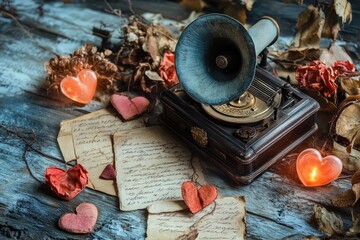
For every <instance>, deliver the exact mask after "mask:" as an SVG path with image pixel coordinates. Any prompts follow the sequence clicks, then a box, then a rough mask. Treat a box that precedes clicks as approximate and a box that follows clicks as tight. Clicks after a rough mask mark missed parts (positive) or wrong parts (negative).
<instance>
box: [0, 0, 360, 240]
mask: <svg viewBox="0 0 360 240" xmlns="http://www.w3.org/2000/svg"><path fill="white" fill-rule="evenodd" d="M3 2H5V1H3ZM64 2H65V1H64ZM66 2H67V1H66ZM69 2H70V3H68V4H64V3H63V2H62V1H44V2H42V1H37V0H27V1H15V2H13V3H12V6H14V7H15V8H16V10H17V14H18V15H17V18H16V19H15V18H12V17H11V16H10V15H4V14H0V124H1V127H0V162H1V166H0V238H1V239H4V238H9V239H84V238H89V239H143V238H145V237H146V234H145V233H146V219H147V213H146V211H145V210H144V211H142V210H141V211H131V212H122V211H120V210H119V209H118V199H117V198H116V197H112V196H108V195H105V194H102V193H99V192H96V191H93V190H91V189H86V190H85V191H84V192H82V193H81V194H80V195H79V196H78V197H76V198H75V199H74V200H72V201H61V200H59V199H58V198H56V197H54V196H53V195H52V194H51V192H50V191H49V189H48V187H47V186H46V185H45V184H44V179H43V175H44V172H45V169H46V168H47V167H49V166H59V167H64V162H63V160H62V156H61V153H60V151H59V148H58V145H57V141H56V138H57V134H58V131H59V126H60V125H59V124H60V122H61V121H62V120H65V119H71V118H74V117H75V116H80V115H83V114H85V113H87V112H90V111H94V110H95V109H97V108H99V105H97V104H90V105H88V106H85V107H78V106H70V105H65V104H64V103H62V102H61V101H58V100H56V98H55V97H54V96H51V95H47V91H46V84H45V77H46V73H45V71H44V62H45V61H46V60H48V59H49V58H51V57H52V56H54V54H68V53H71V52H73V51H74V50H75V49H77V48H79V47H80V46H82V45H83V44H84V43H85V42H90V43H93V44H95V45H98V46H100V44H101V38H99V37H97V36H95V35H93V34H92V28H93V27H94V26H95V27H97V26H101V25H103V24H105V25H106V27H107V28H108V29H112V30H114V33H115V34H113V39H112V40H113V41H115V42H116V41H119V38H117V37H118V36H117V35H116V32H120V31H119V29H120V26H121V25H122V23H123V19H122V18H121V17H118V16H115V15H114V14H111V13H109V12H108V11H106V10H105V9H106V8H108V6H107V4H106V2H105V1H104V2H103V1H95V0H88V1H69ZM108 2H109V3H110V4H111V6H112V7H113V8H117V9H121V10H122V11H123V12H125V13H126V12H129V11H128V9H129V5H128V1H126V0H123V1H108ZM284 2H285V1H280V0H262V1H257V2H256V3H255V5H254V8H253V9H252V11H251V12H250V13H249V21H250V22H251V21H255V19H257V18H258V17H259V16H262V15H269V16H273V17H275V18H276V19H277V20H278V21H279V24H280V27H281V28H282V36H283V37H287V36H291V35H293V34H294V31H295V29H294V25H295V22H296V18H297V15H298V14H299V13H300V12H301V11H303V10H304V9H305V8H306V5H302V6H298V5H296V4H289V3H284ZM294 2H295V1H294ZM353 2H354V3H353V8H354V9H353V14H354V16H353V22H352V24H351V25H350V26H348V27H347V28H346V29H345V30H344V31H343V34H342V38H343V40H344V41H351V42H353V47H354V48H355V49H356V48H357V52H359V50H360V49H359V46H360V45H358V44H360V37H359V36H360V24H359V21H360V20H359V19H360V12H359V10H360V9H359V4H358V3H355V1H353ZM132 8H133V9H134V10H135V11H136V12H137V13H138V14H141V13H142V12H146V11H150V12H159V13H162V14H163V15H164V16H165V17H172V18H173V17H174V16H176V18H178V19H184V18H186V17H187V15H188V14H189V13H188V12H187V10H185V9H184V8H182V7H180V6H179V4H178V3H177V2H175V1H164V0H157V1H151V2H150V1H145V0H142V1H141V0H136V1H135V0H133V1H132ZM355 58H357V59H355V60H357V61H358V60H359V58H358V56H355ZM34 137H36V141H35V142H34V143H33V142H32V141H33V140H34ZM32 143H33V144H32ZM30 144H32V145H31V147H30ZM25 155H26V156H25ZM24 157H26V159H27V161H28V164H29V169H28V168H27V166H26V164H25V161H24ZM204 167H205V168H206V179H207V181H208V182H209V183H210V184H214V185H216V186H217V187H218V189H219V191H220V193H221V194H222V195H223V196H239V195H244V196H245V197H246V208H247V217H246V222H247V237H248V239H288V238H291V239H300V238H301V237H303V236H306V235H316V236H322V235H321V233H320V232H318V231H317V230H316V228H315V227H313V226H312V225H311V224H310V223H309V222H310V218H311V215H312V207H313V205H314V204H321V205H323V206H327V207H329V209H330V210H333V211H335V212H336V213H337V214H339V215H341V216H342V218H343V219H344V223H345V228H347V229H348V228H349V227H350V225H351V214H350V211H349V210H348V209H338V208H334V207H331V202H330V199H331V197H332V196H333V195H335V194H337V193H340V192H342V191H344V190H346V189H349V188H350V186H351V184H350V179H349V178H344V179H340V180H337V181H335V182H333V183H331V184H329V185H327V186H324V187H317V188H306V187H303V186H302V185H301V184H300V182H299V180H298V179H297V176H296V174H295V169H294V167H295V165H293V164H292V165H291V164H288V163H287V161H282V162H281V163H280V164H278V165H276V166H274V167H272V168H271V169H270V170H269V171H267V172H265V173H264V174H263V175H262V176H261V177H259V178H257V179H256V180H255V181H254V182H253V183H251V184H250V185H247V186H235V185H233V184H232V183H231V182H230V181H229V180H228V179H227V178H226V177H225V176H223V174H222V173H221V172H218V171H217V170H216V169H215V168H213V167H212V166H211V165H208V164H204ZM30 172H31V173H32V174H33V176H31V174H30ZM36 179H38V180H36ZM84 201H89V202H92V203H94V204H96V206H97V207H98V209H99V212H100V215H99V219H98V222H97V224H96V228H95V232H94V233H92V234H89V235H74V234H69V233H66V232H63V231H61V230H60V229H59V227H58V225H57V221H58V219H59V217H60V216H61V215H62V214H63V213H65V212H72V211H74V209H75V207H76V206H77V205H78V204H79V203H81V202H84Z"/></svg>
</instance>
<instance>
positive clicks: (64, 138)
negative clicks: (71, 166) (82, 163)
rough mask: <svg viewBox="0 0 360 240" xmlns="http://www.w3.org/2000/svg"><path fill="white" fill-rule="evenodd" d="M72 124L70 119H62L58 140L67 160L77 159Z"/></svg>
mask: <svg viewBox="0 0 360 240" xmlns="http://www.w3.org/2000/svg"><path fill="white" fill-rule="evenodd" d="M71 124H72V122H71V121H69V120H66V121H62V122H61V123H60V131H59V134H58V137H57V142H58V144H59V147H60V151H61V153H62V155H63V158H64V161H65V162H70V161H72V160H74V159H76V155H75V148H74V141H73V137H72V131H71V128H72V127H71Z"/></svg>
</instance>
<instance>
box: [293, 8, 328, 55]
mask: <svg viewBox="0 0 360 240" xmlns="http://www.w3.org/2000/svg"><path fill="white" fill-rule="evenodd" d="M324 23H325V14H324V13H323V11H322V10H321V9H318V8H316V7H314V6H312V5H310V6H309V7H308V8H307V9H306V10H305V11H304V12H302V13H301V14H300V15H299V17H298V20H297V23H296V28H297V33H296V35H295V37H294V39H293V41H292V44H291V45H292V46H294V47H316V48H317V47H319V43H320V39H321V32H322V29H323V26H324Z"/></svg>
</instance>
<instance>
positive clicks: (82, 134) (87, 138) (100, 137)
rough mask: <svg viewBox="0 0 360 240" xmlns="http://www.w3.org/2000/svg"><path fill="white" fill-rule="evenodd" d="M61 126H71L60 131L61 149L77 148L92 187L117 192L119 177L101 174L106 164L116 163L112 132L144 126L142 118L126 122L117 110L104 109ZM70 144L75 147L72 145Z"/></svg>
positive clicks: (89, 185)
mask: <svg viewBox="0 0 360 240" xmlns="http://www.w3.org/2000/svg"><path fill="white" fill-rule="evenodd" d="M61 126H62V129H63V130H67V134H66V132H65V134H64V133H63V132H61V130H60V133H59V137H58V142H59V145H60V147H61V146H63V147H61V151H62V152H63V153H64V152H66V151H67V149H68V150H69V152H71V151H72V152H74V154H75V156H76V159H77V162H78V163H80V164H81V165H83V166H84V167H85V169H86V170H87V171H88V172H89V184H88V187H90V188H93V189H95V190H98V191H101V192H104V193H107V194H110V195H117V194H116V186H115V181H111V180H110V181H109V180H103V179H100V178H99V176H100V175H101V173H102V171H103V170H104V168H105V167H106V165H108V164H114V154H113V149H112V139H111V137H112V134H114V133H115V132H119V131H129V130H132V129H135V128H139V127H143V126H144V124H143V123H142V122H141V121H140V120H133V121H129V122H122V121H121V120H120V119H119V118H118V117H117V116H115V114H112V113H111V112H109V111H108V110H105V109H103V110H100V111H96V112H93V113H90V114H87V115H84V116H81V117H79V118H75V119H72V120H68V121H64V122H62V123H61ZM69 126H71V132H70V134H71V136H72V139H69ZM60 137H62V138H60ZM65 137H66V138H65ZM59 138H60V140H59ZM70 146H72V147H73V148H72V149H71V147H70ZM74 154H72V155H74ZM63 155H64V157H65V158H66V154H63ZM67 155H68V156H72V155H70V154H67ZM65 160H66V159H65ZM70 160H71V159H70Z"/></svg>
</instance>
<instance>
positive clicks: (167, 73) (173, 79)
mask: <svg viewBox="0 0 360 240" xmlns="http://www.w3.org/2000/svg"><path fill="white" fill-rule="evenodd" d="M174 61H175V55H174V53H173V52H171V51H167V52H166V53H165V54H164V58H163V60H162V61H161V63H160V67H159V72H160V76H161V77H162V78H163V79H164V80H165V84H166V86H167V87H171V86H173V85H175V84H177V83H179V79H178V77H177V75H176V71H175V65H174Z"/></svg>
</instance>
